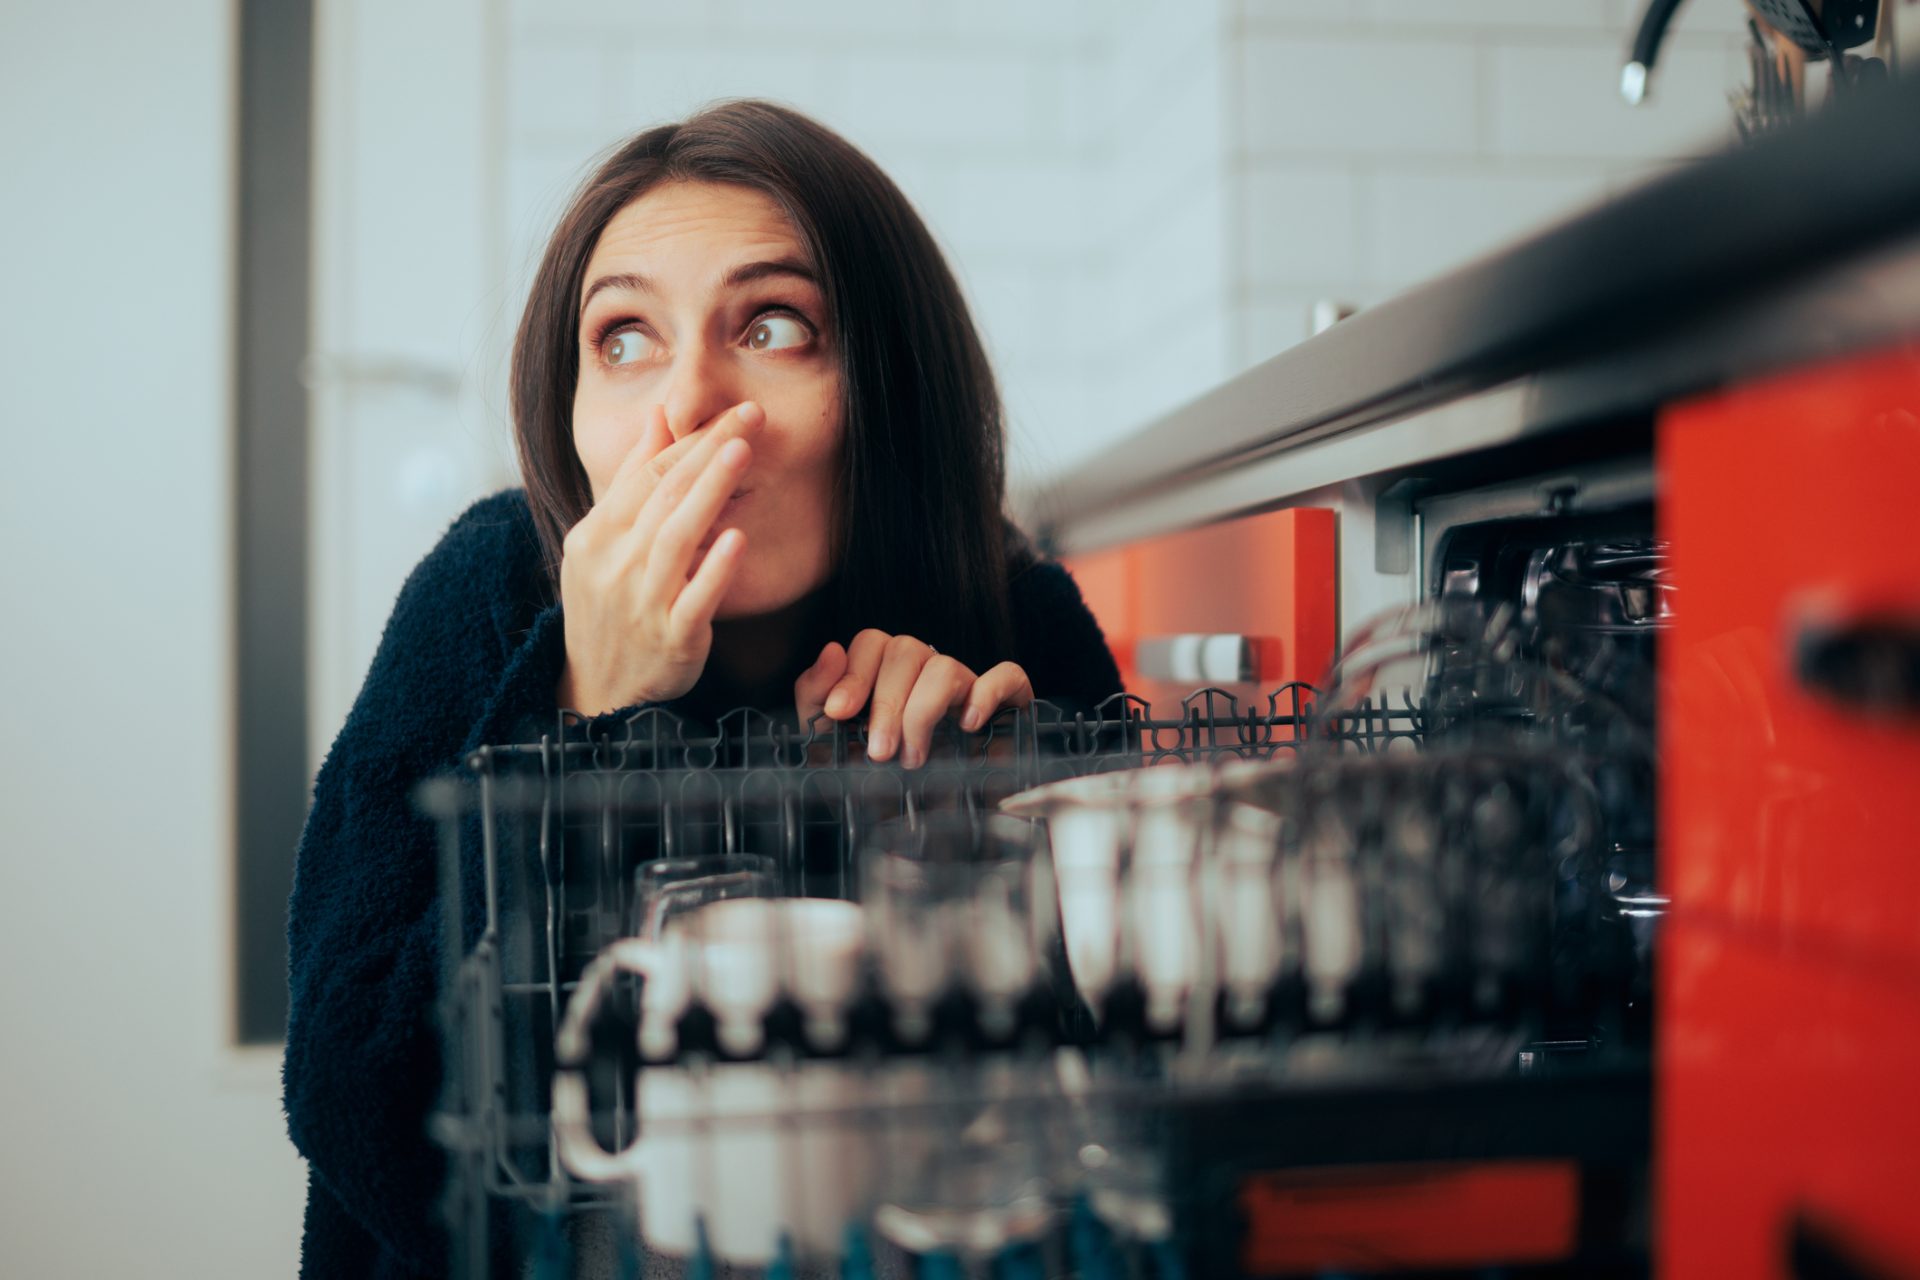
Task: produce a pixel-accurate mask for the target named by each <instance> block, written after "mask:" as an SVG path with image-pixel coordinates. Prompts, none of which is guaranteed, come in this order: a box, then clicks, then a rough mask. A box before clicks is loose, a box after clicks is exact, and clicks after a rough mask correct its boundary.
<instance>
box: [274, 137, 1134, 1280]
mask: <svg viewBox="0 0 1920 1280" xmlns="http://www.w3.org/2000/svg"><path fill="white" fill-rule="evenodd" d="M512 384H513V412H514V426H515V431H516V434H517V437H518V444H519V452H520V460H521V469H522V472H523V476H524V479H525V486H526V487H525V490H524V491H521V490H510V491H508V492H505V493H502V494H498V495H495V496H494V497H491V498H488V499H485V500H483V501H481V502H479V503H476V504H475V505H474V506H473V507H472V508H471V509H470V510H468V511H467V512H466V514H465V515H463V516H462V517H461V518H460V519H459V520H458V521H457V522H456V523H455V524H454V526H453V527H452V529H450V530H449V531H448V533H447V534H446V536H445V537H444V538H443V539H442V540H441V542H440V544H439V545H438V546H437V547H436V548H435V549H434V550H433V551H432V552H431V553H430V554H429V555H428V556H427V558H426V560H425V561H424V562H423V563H422V564H421V565H420V566H419V567H418V568H417V569H416V570H415V571H414V573H413V575H412V576H411V577H410V578H409V579H408V580H407V583H406V585H405V587H404V588H403V589H402V591H401V593H400V598H399V600H398V602H397V603H396V605H395V607H394V612H393V617H392V619H391V620H390V621H389V623H388V625H387V629H386V633H385V635H384V636H383V638H382V640H381V644H380V648H379V651H378V654H377V655H376V657H375V659H374V662H373V666H372V669H371V670H370V671H369V672H368V675H367V679H366V684H365V686H364V687H363V688H362V690H361V692H360V696H359V698H358V699H357V700H356V702H355V704H354V707H353V709H352V711H351V712H350V714H349V715H348V717H347V721H346V724H345V726H344V727H343V728H342V730H341V732H340V735H339V738H338V739H337V740H336V741H335V743H334V746H333V749H332V751H331V752H329V754H328V757H327V760H326V763H325V764H324V766H323V767H322V769H321V772H320V776H319V779H318V781H317V783H316V787H315V792H314V800H313V808H312V812H311V813H310V815H309V817H308V820H307V826H306V830H305V833H304V835H303V836H302V839H301V846H300V852H299V859H298V863H297V867H296V872H295V884H294V891H293V898H292V902H291V907H290V924H289V942H290V978H291V997H292V1013H291V1017H290V1019H289V1024H288V1033H287V1057H286V1073H285V1074H286V1079H285V1084H286V1106H287V1115H288V1129H289V1132H290V1134H291V1136H292V1138H293V1141H294V1143H295V1145H296V1146H297V1147H299V1149H300V1151H301V1152H302V1153H303V1154H304V1155H305V1156H306V1157H307V1159H308V1162H309V1194H308V1206H307V1220H306V1236H305V1242H304V1248H303V1274H305V1275H307V1276H354V1277H367V1276H401V1275H415V1274H433V1273H435V1272H436V1271H438V1270H440V1269H441V1268H442V1267H443V1266H444V1263H443V1261H442V1259H443V1243H442V1238H441V1232H440V1229H439V1228H438V1226H437V1224H436V1222H435V1219H434V1216H433V1211H432V1210H433V1204H434V1199H435V1196H436V1194H437V1191H438V1188H439V1185H440V1181H441V1160H440V1158H439V1155H438V1153H437V1151H436V1150H435V1148H434V1147H433V1146H432V1145H431V1144H430V1142H429V1141H428V1138H427V1136H426V1133H425V1131H424V1123H425V1117H426V1115H427V1113H428V1110H429V1108H430V1107H431V1104H432V1100H433V1098H434V1096H435V1092H436V1090H437V1088H438V1085H439V1070H440V1067H439V1060H438V1053H437V1046H436V1041H435V1032H434V1029H433V1025H432V1022H431V1014H430V1011H431V1007H432V1001H433V997H434V973H435V965H436V963H437V955H438V952H437V947H438V934H439V921H440V918H441V908H440V907H439V905H438V904H437V901H436V897H435V895H436V869H435V848H436V845H435V838H434V833H433V831H432V830H431V829H430V826H429V824H428V823H427V821H426V820H425V819H423V818H422V817H420V816H419V815H417V814H415V813H414V812H413V810H412V808H411V806H410V804H409V801H408V793H409V790H410V788H411V787H412V786H413V784H415V783H416V782H418V781H419V780H421V779H423V778H426V777H428V776H430V775H432V774H433V773H436V772H440V771H444V770H448V769H451V768H453V767H454V766H455V765H456V764H457V762H458V761H460V760H461V759H462V758H463V756H464V755H465V754H466V753H467V752H468V751H470V750H471V749H473V748H475V747H478V746H480V745H482V744H485V743H490V742H504V741H514V740H522V739H525V738H527V737H529V736H532V737H537V736H538V734H539V733H540V732H542V731H547V732H551V731H552V730H553V728H554V724H555V719H556V713H557V711H558V709H559V708H561V707H566V708H571V709H575V710H577V711H579V712H581V713H583V714H584V715H587V716H591V717H598V718H599V722H600V723H613V722H617V721H618V720H619V719H621V718H624V717H625V716H628V715H631V714H633V712H634V711H635V710H636V709H637V708H638V707H640V706H644V705H648V704H664V705H666V706H668V707H671V708H672V709H673V710H675V711H677V712H679V713H681V714H684V715H687V716H691V717H695V718H708V719H710V718H711V717H713V716H715V715H717V714H719V713H720V712H723V711H725V710H728V709H730V708H733V707H736V706H754V707H760V708H763V709H769V710H772V709H776V708H777V709H780V710H783V711H784V710H788V709H791V710H792V711H793V712H794V713H796V714H797V715H798V716H799V717H800V718H801V719H802V720H805V719H807V718H810V717H812V716H814V715H816V714H824V715H825V716H827V717H829V718H831V719H835V720H846V719H849V718H852V717H856V716H862V715H864V716H865V717H866V718H867V723H868V741H869V755H870V756H872V757H873V758H875V759H878V760H883V761H884V760H892V759H896V758H897V759H898V761H899V763H900V764H902V765H904V766H906V767H914V766H916V765H918V764H920V763H922V762H923V761H924V760H925V758H926V753H927V750H928V744H929V740H930V737H931V735H932V732H933V729H934V726H935V724H936V723H937V722H938V721H939V720H940V719H941V718H942V717H943V716H946V715H948V714H954V715H956V716H958V717H959V718H960V719H961V721H962V724H963V725H964V726H965V727H969V728H972V727H977V726H978V725H979V724H980V723H982V722H983V721H984V720H985V718H986V717H987V716H988V715H990V714H991V713H992V712H994V711H995V710H997V709H999V708H1001V707H1005V706H1019V705H1024V704H1025V703H1026V702H1028V701H1029V700H1030V699H1031V698H1032V697H1033V696H1035V695H1036V694H1038V696H1041V697H1044V698H1047V699H1049V700H1051V701H1055V702H1061V703H1065V704H1072V705H1079V706H1084V707H1092V706H1094V705H1097V704H1098V703H1099V702H1101V701H1102V700H1104V699H1105V698H1107V697H1109V696H1110V695H1112V694H1115V693H1118V692H1119V691H1120V680H1119V673H1118V671H1117V669H1116V668H1115V666H1114V663H1113V660H1112V658H1111V657H1110V656H1109V654H1108V651H1107V648H1106V645H1105V642H1104V640H1103V639H1102V637H1101V634H1100V629H1099V627H1098V625H1097V624H1096V623H1095V621H1094V619H1093V617H1092V616H1091V615H1090V614H1089V613H1088V612H1087V610H1086V607H1085V605H1084V604H1083V603H1082V602H1081V599H1080V596H1079V593H1078V591H1077V590H1076V589H1075V587H1074V585H1073V582H1072V579H1071V578H1069V577H1068V576H1067V574H1066V572H1065V571H1064V570H1063V569H1062V568H1060V567H1059V566H1058V565H1056V564H1053V563H1050V562H1047V561H1044V560H1040V559H1037V558H1036V557H1035V556H1034V555H1033V553H1032V552H1031V550H1030V549H1029V548H1028V547H1027V546H1026V544H1025V541H1024V539H1022V538H1021V537H1020V535H1019V534H1018V532H1017V531H1016V530H1014V529H1012V528H1011V527H1010V526H1009V525H1008V524H1007V523H1006V522H1005V520H1004V518H1003V516H1002V515H1001V507H1002V500H1003V491H1002V440H1001V417H1000V405H999V400H998V396H997V393H996V391H995V387H994V382H993V377H992V373H991V371H990V369H989V368H988V365H987V360H986V357H985V354H984V352H983V350H982V348H981V345H980V341H979V338H978V336H977V335H976V333H975V332H974V329H973V326H972V323H971V321H970V319H969V318H968V315H967V310H966V306H965V303H964V301H963V299H962V297H961V294H960V291H959V288H958V287H957V285H956V284H955V282H954V279H953V276H952V274H951V273H950V272H949V271H948V269H947V267H946V264H945V263H944V262H943V261H942V259H941V256H940V253H939V251H938V249H937V248H936V247H935V245H934V242H933V240H932V238H931V236H929V234H928V233H927V230H926V228H925V226H924V225H923V224H922V223H921V221H920V219H919V218H918V216H917V215H916V214H915V213H914V211H913V209H912V208H911V206H910V205H909V204H908V203H907V201H906V199H905V198H904V197H903V196H902V195H901V194H900V192H899V191H898V189H897V188H895V187H894V186H893V184H892V183H891V182H890V181H889V180H888V179H887V178H886V177H885V175H883V174H882V173H881V172H880V171H879V169H878V168H876V167H875V166H874V164H873V163H872V161H870V160H869V159H867V158H866V157H865V156H864V155H862V154H861V153H860V152H859V151H857V150H855V149H854V148H853V147H852V146H851V145H849V144H848V143H847V142H846V141H844V140H843V139H841V138H839V137H838V136H836V135H835V134H833V133H831V132H830V131H828V130H826V129H824V128H822V127H821V126H820V125H818V124H816V123H814V122H812V121H810V120H808V119H806V118H805V117H803V116H800V115H798V114H796V113H794V112H791V111H788V110H785V109H783V108H779V107H775V106H771V105H768V104H765V103H758V102H736V103H731V104H726V105H723V106H720V107H717V108H714V109H712V110H709V111H706V112H703V113H701V114H699V115H697V116H695V117H693V118H692V119H690V120H688V121H686V122H684V123H682V124H678V125H667V126H663V127H661V128H657V129H652V130H649V131H647V132H645V133H642V134H640V135H639V136H637V137H635V138H634V139H632V140H631V141H630V142H628V143H627V144H626V145H624V146H623V147H621V148H620V150H619V151H617V152H616V153H615V154H614V155H613V156H612V158H611V159H609V160H608V161H607V162H606V163H605V164H604V165H603V166H602V167H601V168H600V170H599V172H597V173H596V174H595V175H594V176H593V177H592V178H591V179H590V180H589V181H588V182H587V183H586V184H585V186H584V187H582V189H581V190H580V192H579V193H578V194H577V196H576V197H575V199H574V201H573V204H572V206H571V208H569V209H568V211H567V213H566V214H565V216H564V217H563V218H562V219H561V222H560V225H559V227H558V229H557V230H556V231H555V233H554V236H553V239H552V242H551V243H550V244H549V245H548V248H547V251H546V255H545V257H544V259H543V260H542V262H541V265H540V269H539V272H538V274H537V276H536V277H535V280H534V282H533V287H532V290H531V295H530V297H529V299H528V302H527V309H526V313H525V316H524V318H523V320H522V322H521V326H520V331H519V335H518V338H517V340H516V342H515V346H514V355H513V373H512ZM592 727H593V725H592V722H590V724H589V729H591V728H592Z"/></svg>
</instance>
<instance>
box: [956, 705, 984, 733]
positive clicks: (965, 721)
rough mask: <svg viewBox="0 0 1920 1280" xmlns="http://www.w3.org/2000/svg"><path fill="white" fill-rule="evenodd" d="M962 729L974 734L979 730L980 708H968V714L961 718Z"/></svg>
mask: <svg viewBox="0 0 1920 1280" xmlns="http://www.w3.org/2000/svg"><path fill="white" fill-rule="evenodd" d="M960 727H961V728H962V729H965V730H966V731H967V732H968V733H972V732H974V731H975V730H976V729H978V728H979V727H980V708H978V707H968V708H967V714H965V715H964V716H961V717H960Z"/></svg>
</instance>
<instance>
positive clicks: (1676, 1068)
mask: <svg viewBox="0 0 1920 1280" xmlns="http://www.w3.org/2000/svg"><path fill="white" fill-rule="evenodd" d="M1658 450H1659V458H1658V462H1659V469H1660V479H1661V500H1660V521H1661V528H1662V534H1663V536H1664V537H1665V538H1666V539H1667V540H1668V543H1669V547H1670V557H1671V558H1670V561H1669V563H1670V566H1671V573H1672V576H1673V581H1674V583H1675V586H1676V589H1677V599H1678V609H1677V618H1676V621H1675V623H1674V626H1673V629H1672V631H1671V633H1670V634H1669V635H1668V636H1667V637H1665V638H1664V641H1663V643H1664V645H1665V647H1664V649H1663V652H1662V656H1661V665H1662V689H1661V706H1660V725H1661V738H1662V744H1661V745H1662V760H1663V774H1662V779H1663V780H1662V787H1661V802H1660V803H1661V823H1662V835H1663V838H1662V849H1661V860H1662V862H1661V868H1662V869H1661V875H1662V878H1663V880H1664V882H1665V885H1666V888H1667V891H1668V892H1669V893H1670V894H1671V896H1672V899H1673V905H1672V914H1671V916H1670V917H1669V920H1668V922H1667V923H1668V926H1669V927H1668V929H1667V931H1666V935H1665V937H1664V938H1663V939H1662V942H1661V947H1662V952H1661V965H1660V971H1659V984H1660V999H1659V1001H1658V1004H1657V1008H1658V1011H1659V1012H1658V1016H1659V1020H1660V1021H1659V1032H1658V1038H1657V1046H1658V1049H1657V1052H1658V1055H1659V1056H1658V1062H1657V1071H1656V1080H1657V1083H1656V1089H1657V1104H1656V1107H1657V1109H1656V1138H1655V1141H1656V1148H1657V1150H1656V1159H1657V1161H1658V1166H1659V1177H1658V1186H1659V1197H1660V1205H1659V1220H1658V1234H1659V1239H1660V1243H1659V1246H1658V1258H1659V1262H1660V1270H1661V1273H1662V1274H1663V1275H1667V1276H1676V1277H1678V1276H1699V1275H1724V1276H1786V1275H1789V1274H1792V1273H1791V1272H1790V1271H1789V1269H1788V1264H1787V1254H1786V1251H1785V1245H1784V1242H1785V1240H1786V1239H1787V1234H1788V1232H1789V1231H1790V1229H1791V1226H1792V1223H1793V1222H1794V1220H1795V1219H1796V1217H1797V1216H1800V1215H1805V1216H1807V1217H1810V1218H1812V1219H1815V1220H1817V1221H1820V1222H1822V1223H1824V1224H1827V1225H1828V1226H1829V1227H1831V1228H1832V1230H1833V1231H1834V1232H1836V1233H1837V1234H1838V1235H1839V1236H1840V1237H1842V1238H1846V1239H1849V1240H1851V1241H1853V1242H1854V1243H1856V1244H1857V1245H1858V1247H1859V1250H1860V1256H1861V1257H1865V1258H1881V1259H1895V1260H1897V1266H1898V1267H1899V1268H1904V1271H1900V1272H1898V1273H1902V1274H1906V1273H1911V1274H1920V1213H1916V1212H1915V1211H1914V1198H1915V1196H1916V1194H1920V1100H1916V1096H1915V1089H1914V1085H1913V1081H1914V1080H1915V1079H1916V1078H1920V819H1917V818H1916V816H1915V814H1916V809H1915V799H1914V792H1915V789H1916V787H1920V721H1916V720H1915V719H1913V718H1911V717H1909V718H1904V719H1903V718H1901V717H1899V716H1894V715H1873V714H1868V713H1864V712H1862V711H1860V710H1858V709H1850V708H1848V707H1846V706H1844V705H1841V704H1839V703H1836V702H1833V701H1830V700H1827V699H1825V698H1822V697H1820V696H1816V695H1815V694H1814V693H1813V692H1811V691H1810V690H1808V689H1807V688H1805V687H1803V685H1802V684H1801V682H1800V681H1799V679H1798V678H1797V676H1796V673H1795V652H1796V645H1797V643H1798V642H1799V641H1800V640H1801V639H1802V638H1803V637H1804V636H1806V635H1808V634H1810V632H1809V630H1808V628H1809V627H1810V626H1814V625H1817V624H1820V623H1822V622H1829V623H1831V622H1835V621H1844V620H1845V619H1847V618H1848V617H1849V616H1853V617H1861V618H1865V617H1874V616H1879V617H1905V618H1909V619H1911V618H1914V617H1920V535H1917V534H1916V532H1915V530H1914V528H1913V525H1914V520H1915V516H1916V513H1917V512H1920V500H1917V498H1920V347H1916V346H1907V347H1903V348H1900V349H1896V350H1892V351H1888V352H1883V353H1879V354H1876V355H1873V356H1870V357H1866V358H1860V359H1854V360H1848V361H1845V362H1842V363H1838V364H1834V365H1830V366H1825V367H1822V368H1818V369H1814V370H1810V371H1805V372H1799V373H1795V374H1791V375H1789V376H1785V377H1781V378H1777V379H1772V380H1768V381H1766V382H1763V383H1756V384H1752V385H1749V386H1745V387H1741V388H1737V389H1734V390H1732V391H1727V392H1722V393H1718V394H1715V395H1712V396H1710V397H1705V398H1702V399H1699V400H1696V401H1692V402H1689V403H1685V404H1681V405H1677V406H1675V407H1673V408H1672V409H1670V410H1669V411H1668V412H1666V413H1665V414H1663V415H1662V419H1661V422H1660V428H1659V443H1658Z"/></svg>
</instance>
